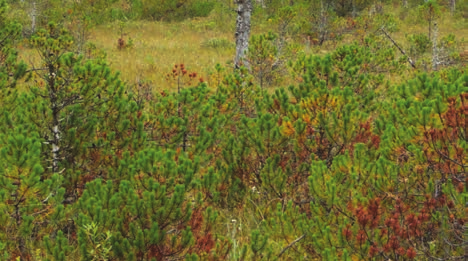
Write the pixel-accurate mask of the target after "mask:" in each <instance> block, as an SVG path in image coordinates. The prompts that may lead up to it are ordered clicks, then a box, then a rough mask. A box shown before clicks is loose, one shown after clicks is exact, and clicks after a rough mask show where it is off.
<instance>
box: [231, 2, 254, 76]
mask: <svg viewBox="0 0 468 261" xmlns="http://www.w3.org/2000/svg"><path fill="white" fill-rule="evenodd" d="M236 3H237V5H238V6H237V21H236V57H235V59H234V66H235V68H240V66H241V65H244V66H245V67H247V68H249V69H250V66H249V63H248V61H247V60H245V59H244V56H245V53H246V52H247V50H248V48H249V38H250V18H251V14H252V0H237V2H236Z"/></svg>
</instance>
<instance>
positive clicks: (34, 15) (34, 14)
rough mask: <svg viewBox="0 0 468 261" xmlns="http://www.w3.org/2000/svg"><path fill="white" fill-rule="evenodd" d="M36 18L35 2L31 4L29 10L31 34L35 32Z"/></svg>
mask: <svg viewBox="0 0 468 261" xmlns="http://www.w3.org/2000/svg"><path fill="white" fill-rule="evenodd" d="M36 17H37V6H36V1H34V2H33V3H32V10H31V34H34V33H35V32H36Z"/></svg>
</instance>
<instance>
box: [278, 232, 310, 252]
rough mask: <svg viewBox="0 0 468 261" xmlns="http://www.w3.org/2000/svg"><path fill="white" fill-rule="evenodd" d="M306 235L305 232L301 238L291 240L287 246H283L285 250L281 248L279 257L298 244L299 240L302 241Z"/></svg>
mask: <svg viewBox="0 0 468 261" xmlns="http://www.w3.org/2000/svg"><path fill="white" fill-rule="evenodd" d="M305 236H306V235H305V234H303V235H302V236H300V237H299V238H297V239H296V240H294V241H293V242H291V244H289V245H287V246H286V247H285V248H283V250H281V252H280V253H279V255H278V258H279V257H281V255H283V254H284V252H286V251H287V250H288V249H290V248H291V247H292V246H294V244H296V243H297V242H299V241H301V240H302V239H303V238H304V237H305Z"/></svg>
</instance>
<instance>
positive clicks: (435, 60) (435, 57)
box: [432, 22, 439, 71]
mask: <svg viewBox="0 0 468 261" xmlns="http://www.w3.org/2000/svg"><path fill="white" fill-rule="evenodd" d="M432 31H433V32H432V70H434V71H435V70H437V66H438V65H439V49H438V47H437V35H438V26H437V22H435V23H434V26H433V27H432Z"/></svg>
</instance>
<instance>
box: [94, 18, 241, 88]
mask: <svg viewBox="0 0 468 261" xmlns="http://www.w3.org/2000/svg"><path fill="white" fill-rule="evenodd" d="M191 27H193V24H191V23H177V24H166V23H159V22H135V23H131V24H129V25H128V26H127V28H126V30H125V31H126V32H127V33H126V37H124V38H125V39H126V40H127V42H128V40H129V39H130V38H131V39H132V40H133V46H132V47H129V48H126V49H123V50H118V48H117V40H118V38H119V37H120V36H119V32H118V31H119V30H118V28H117V26H116V25H114V24H112V25H108V26H100V27H97V28H95V29H94V30H93V31H92V32H91V42H93V43H95V45H96V47H98V48H100V49H102V50H104V51H105V52H106V53H107V54H108V56H107V58H108V59H107V60H108V61H109V63H110V66H111V68H112V69H115V70H118V71H120V72H121V73H122V78H123V80H125V81H126V82H128V83H130V84H133V83H136V82H138V81H139V80H145V81H147V82H149V83H150V84H151V85H152V86H153V87H154V89H156V90H161V89H168V88H170V87H171V85H170V83H169V82H167V80H166V75H167V74H168V73H170V72H171V70H172V68H173V66H174V64H180V63H183V64H185V67H186V68H187V69H188V71H189V72H197V73H198V74H199V75H201V76H202V77H203V78H204V79H207V78H208V77H209V74H210V71H211V70H213V69H214V66H215V65H216V64H217V63H220V64H222V65H224V64H226V63H227V62H228V61H229V60H232V57H233V55H234V52H235V49H234V48H235V47H234V46H224V47H223V48H212V47H210V46H206V42H209V41H213V40H212V39H226V40H232V42H234V39H233V34H232V33H223V32H219V31H215V30H210V29H205V30H204V31H201V32H200V31H196V30H191ZM231 56H232V57H231Z"/></svg>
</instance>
